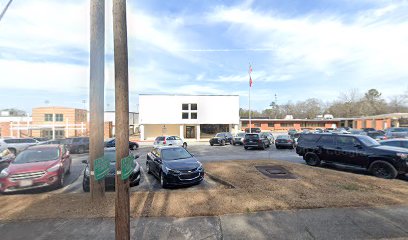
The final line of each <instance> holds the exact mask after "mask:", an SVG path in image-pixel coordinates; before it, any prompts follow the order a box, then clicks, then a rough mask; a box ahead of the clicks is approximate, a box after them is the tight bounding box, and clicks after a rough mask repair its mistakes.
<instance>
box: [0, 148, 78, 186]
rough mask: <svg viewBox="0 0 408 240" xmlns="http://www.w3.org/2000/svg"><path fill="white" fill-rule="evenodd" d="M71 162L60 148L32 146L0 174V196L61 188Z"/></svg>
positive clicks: (65, 152)
mask: <svg viewBox="0 0 408 240" xmlns="http://www.w3.org/2000/svg"><path fill="white" fill-rule="evenodd" d="M71 163H72V159H71V156H70V155H69V151H67V150H66V148H65V147H64V145H39V146H32V147H29V148H27V149H26V150H24V151H22V152H21V153H20V154H18V155H17V156H16V158H15V159H14V161H12V162H11V163H10V165H9V166H8V167H7V168H5V169H3V170H2V171H1V173H0V192H14V191H20V190H27V189H34V188H43V187H49V186H55V187H62V186H63V185H64V180H65V174H69V173H70V169H71Z"/></svg>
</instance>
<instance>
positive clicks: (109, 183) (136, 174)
mask: <svg viewBox="0 0 408 240" xmlns="http://www.w3.org/2000/svg"><path fill="white" fill-rule="evenodd" d="M103 157H104V158H107V159H109V173H108V174H107V175H106V177H105V188H108V189H109V188H114V187H115V175H116V149H114V148H110V149H105V151H104V155H103ZM138 158H139V155H135V160H134V165H133V172H132V173H131V174H130V176H129V183H130V187H134V186H137V185H139V183H140V165H139V163H138V162H137V161H136V159H138ZM82 163H85V164H86V167H85V171H84V177H83V180H82V189H83V190H84V192H89V190H90V179H89V176H90V170H89V161H88V160H83V161H82Z"/></svg>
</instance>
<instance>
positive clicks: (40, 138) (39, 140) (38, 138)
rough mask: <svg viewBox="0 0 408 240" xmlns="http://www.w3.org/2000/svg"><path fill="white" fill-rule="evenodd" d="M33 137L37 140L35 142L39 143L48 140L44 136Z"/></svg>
mask: <svg viewBox="0 0 408 240" xmlns="http://www.w3.org/2000/svg"><path fill="white" fill-rule="evenodd" d="M33 139H35V140H37V142H40V143H41V142H45V141H48V140H50V139H49V138H46V137H33Z"/></svg>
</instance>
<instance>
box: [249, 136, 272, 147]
mask: <svg viewBox="0 0 408 240" xmlns="http://www.w3.org/2000/svg"><path fill="white" fill-rule="evenodd" d="M270 146H271V143H270V141H269V139H268V137H267V136H266V135H264V134H262V133H247V134H245V139H244V148H245V149H248V148H260V149H262V150H265V149H266V148H267V147H270Z"/></svg>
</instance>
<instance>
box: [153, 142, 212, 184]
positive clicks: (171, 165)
mask: <svg viewBox="0 0 408 240" xmlns="http://www.w3.org/2000/svg"><path fill="white" fill-rule="evenodd" d="M146 169H147V173H149V174H153V175H154V176H155V177H157V178H158V179H159V180H160V185H161V186H162V187H163V188H166V187H168V186H180V185H194V184H198V183H200V182H201V181H202V180H203V179H204V168H203V166H202V164H201V163H200V162H199V161H197V159H195V158H194V156H193V155H192V154H191V153H189V152H188V151H187V150H186V149H184V148H182V147H176V146H160V147H157V148H154V149H153V150H152V151H151V152H150V153H148V154H147V162H146Z"/></svg>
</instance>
